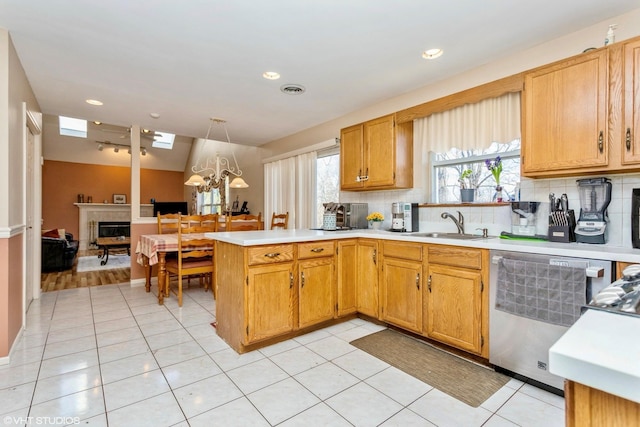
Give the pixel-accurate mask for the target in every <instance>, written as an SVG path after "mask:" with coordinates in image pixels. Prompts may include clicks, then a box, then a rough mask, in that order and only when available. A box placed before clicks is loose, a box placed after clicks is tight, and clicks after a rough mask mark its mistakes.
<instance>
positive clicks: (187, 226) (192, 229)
mask: <svg viewBox="0 0 640 427" xmlns="http://www.w3.org/2000/svg"><path fill="white" fill-rule="evenodd" d="M201 221H202V216H201V215H180V232H181V233H182V234H189V233H199V232H200V231H199V229H200V222H201Z"/></svg>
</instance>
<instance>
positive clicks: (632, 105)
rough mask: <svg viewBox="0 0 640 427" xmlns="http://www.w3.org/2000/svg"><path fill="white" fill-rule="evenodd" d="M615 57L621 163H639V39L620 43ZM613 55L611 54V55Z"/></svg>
mask: <svg viewBox="0 0 640 427" xmlns="http://www.w3.org/2000/svg"><path fill="white" fill-rule="evenodd" d="M614 54H615V59H617V57H618V56H620V55H621V56H622V62H623V63H622V66H621V67H620V68H621V69H622V80H623V83H622V84H621V85H620V87H621V89H622V90H621V91H620V92H621V95H622V101H621V104H622V106H623V113H622V116H621V117H620V119H621V120H622V124H621V126H620V127H619V129H620V131H621V132H622V135H621V136H619V140H621V141H622V164H623V165H638V164H640V137H638V131H639V130H640V93H639V92H640V39H632V40H629V41H628V42H625V43H622V46H621V47H620V48H618V49H617V50H616V51H615V52H614ZM612 56H613V55H612Z"/></svg>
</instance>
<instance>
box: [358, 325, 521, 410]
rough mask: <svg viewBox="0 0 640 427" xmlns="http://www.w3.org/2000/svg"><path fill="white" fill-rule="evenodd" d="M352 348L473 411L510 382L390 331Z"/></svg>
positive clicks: (480, 367)
mask: <svg viewBox="0 0 640 427" xmlns="http://www.w3.org/2000/svg"><path fill="white" fill-rule="evenodd" d="M351 344H352V345H354V346H356V347H358V348H359V349H361V350H363V351H366V352H367V353H369V354H371V355H372V356H375V357H376V358H378V359H380V360H383V361H385V362H387V363H388V364H390V365H391V366H394V367H396V368H398V369H400V370H401V371H403V372H406V373H407V374H409V375H412V376H413V377H415V378H417V379H419V380H421V381H423V382H425V383H427V384H429V385H430V386H433V387H435V388H437V389H438V390H440V391H442V392H443V393H446V394H448V395H449V396H452V397H454V398H456V399H458V400H460V401H462V402H464V403H466V404H467V405H469V406H473V407H474V408H477V407H478V406H480V405H481V404H482V403H483V402H484V401H485V400H487V399H488V398H489V397H491V396H492V395H493V394H494V393H495V392H496V391H498V390H500V388H501V387H502V386H504V385H505V384H506V383H507V382H508V381H509V377H507V376H506V375H502V374H499V373H497V372H495V371H493V370H492V369H489V368H485V367H483V366H479V365H477V364H475V363H473V362H469V361H466V360H464V359H462V358H460V357H457V356H454V355H452V354H449V353H447V352H445V351H442V350H438V349H437V348H434V347H432V346H430V345H428V344H425V343H423V342H420V341H418V340H417V339H414V338H411V337H409V336H407V335H404V334H401V333H399V332H396V331H394V330H391V329H385V330H383V331H380V332H376V333H375V334H371V335H368V336H366V337H363V338H359V339H357V340H355V341H352V342H351Z"/></svg>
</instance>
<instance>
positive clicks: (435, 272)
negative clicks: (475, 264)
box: [424, 264, 483, 354]
mask: <svg viewBox="0 0 640 427" xmlns="http://www.w3.org/2000/svg"><path fill="white" fill-rule="evenodd" d="M482 286H483V285H482V273H481V272H480V271H477V270H467V269H463V268H458V267H450V266H443V265H437V264H435V265H431V264H430V265H429V267H428V278H427V291H426V292H425V311H426V313H427V316H426V317H427V320H426V322H425V325H424V326H425V330H426V331H427V335H428V336H429V337H430V338H433V339H434V340H437V341H441V342H444V343H447V344H450V345H452V346H454V347H457V348H460V349H462V350H466V351H469V352H472V353H476V354H480V352H481V350H482V342H481V340H482V336H481V325H482Z"/></svg>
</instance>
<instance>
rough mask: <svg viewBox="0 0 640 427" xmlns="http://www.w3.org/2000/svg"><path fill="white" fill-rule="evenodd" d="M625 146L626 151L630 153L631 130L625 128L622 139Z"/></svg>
mask: <svg viewBox="0 0 640 427" xmlns="http://www.w3.org/2000/svg"><path fill="white" fill-rule="evenodd" d="M624 142H625V144H627V151H631V128H627V133H626V136H625V139H624Z"/></svg>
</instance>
